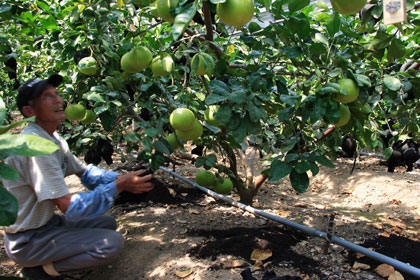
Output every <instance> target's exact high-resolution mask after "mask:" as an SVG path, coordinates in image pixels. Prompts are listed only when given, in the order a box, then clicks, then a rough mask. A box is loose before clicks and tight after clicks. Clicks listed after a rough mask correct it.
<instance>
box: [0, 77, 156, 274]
mask: <svg viewBox="0 0 420 280" xmlns="http://www.w3.org/2000/svg"><path fill="white" fill-rule="evenodd" d="M62 80H63V78H62V77H61V76H60V75H56V74H54V75H52V76H50V77H49V78H48V79H47V80H41V79H38V78H35V79H31V80H29V81H27V82H26V83H25V84H24V85H23V86H22V87H21V88H20V89H19V92H18V95H17V106H18V108H19V110H20V112H21V113H22V114H23V115H24V116H25V117H32V116H35V122H34V123H29V124H28V126H27V127H26V128H25V129H24V130H23V131H22V133H24V134H33V135H37V136H41V137H44V138H45V139H49V140H51V141H53V142H54V143H55V144H57V145H58V147H59V149H58V150H57V151H56V152H54V153H52V154H49V155H43V156H37V157H27V156H11V157H9V158H7V159H6V163H7V164H9V165H11V166H12V167H13V168H15V169H16V170H17V171H18V172H19V174H20V178H19V179H18V180H17V181H7V180H4V181H3V184H4V187H5V188H6V189H7V190H8V191H9V192H11V193H12V194H13V195H14V196H15V197H16V199H17V200H18V205H19V209H18V217H17V220H16V222H15V223H14V224H13V225H11V226H9V227H6V228H5V240H4V246H5V249H6V253H7V255H8V256H9V257H10V258H11V259H12V260H13V261H15V262H16V263H17V264H19V265H22V266H23V269H22V274H23V276H25V277H28V278H29V279H36V280H42V279H53V276H58V275H60V274H61V273H69V272H75V271H80V270H83V269H88V268H92V267H95V266H98V265H103V264H107V263H109V262H110V261H112V260H113V259H115V257H116V256H117V255H118V254H119V253H120V252H121V250H122V248H123V237H122V236H121V234H120V233H118V232H117V231H116V228H117V224H116V221H115V219H114V218H113V217H111V216H110V215H107V214H105V212H106V211H107V210H108V209H109V208H110V207H111V206H112V203H113V200H114V196H115V195H116V194H118V193H119V192H121V191H128V192H132V193H143V192H147V191H150V190H151V189H152V188H153V184H152V183H151V182H150V180H151V179H152V175H146V176H141V174H142V173H143V172H144V170H139V171H135V172H131V173H128V174H125V175H118V174H117V173H115V172H113V171H105V170H102V169H100V168H98V167H96V166H95V165H88V166H86V165H84V164H83V163H82V162H81V161H80V160H79V159H78V158H77V157H75V156H74V155H73V154H72V153H71V151H70V150H69V147H68V145H67V142H66V141H65V140H64V139H63V138H62V137H61V136H59V135H58V133H57V132H56V129H57V127H58V126H59V125H60V123H61V122H62V121H63V120H64V119H65V118H66V116H65V114H64V102H63V99H62V98H61V96H60V94H59V93H58V91H57V87H58V86H59V85H60V84H61V82H62ZM72 174H76V175H77V176H79V177H80V178H81V182H82V183H83V185H85V186H86V187H87V188H89V189H90V191H89V192H87V193H77V194H70V193H69V189H68V187H67V186H66V183H65V180H64V178H65V177H66V176H69V175H72ZM57 208H58V210H60V211H61V212H62V214H57V211H56V210H57Z"/></svg>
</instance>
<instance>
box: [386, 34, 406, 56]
mask: <svg viewBox="0 0 420 280" xmlns="http://www.w3.org/2000/svg"><path fill="white" fill-rule="evenodd" d="M388 50H389V55H391V57H392V58H401V57H403V56H404V55H405V53H406V48H405V43H404V42H403V41H401V40H400V39H396V38H394V40H392V43H391V45H390V46H389V48H388Z"/></svg>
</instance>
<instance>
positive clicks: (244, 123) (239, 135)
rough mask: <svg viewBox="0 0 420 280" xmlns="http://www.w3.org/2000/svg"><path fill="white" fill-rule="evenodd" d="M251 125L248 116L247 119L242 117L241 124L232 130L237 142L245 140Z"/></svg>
mask: <svg viewBox="0 0 420 280" xmlns="http://www.w3.org/2000/svg"><path fill="white" fill-rule="evenodd" d="M249 126H250V123H249V121H248V118H245V119H242V120H241V122H240V123H239V126H238V127H236V128H235V129H234V130H233V131H232V136H233V138H234V139H235V141H236V142H238V143H242V142H243V141H244V139H245V137H246V134H247V131H248V127H249Z"/></svg>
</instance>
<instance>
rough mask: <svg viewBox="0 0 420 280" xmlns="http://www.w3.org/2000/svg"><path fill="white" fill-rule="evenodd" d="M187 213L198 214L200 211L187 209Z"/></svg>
mask: <svg viewBox="0 0 420 280" xmlns="http://www.w3.org/2000/svg"><path fill="white" fill-rule="evenodd" d="M188 212H189V213H190V214H197V215H198V214H200V211H198V210H197V209H188Z"/></svg>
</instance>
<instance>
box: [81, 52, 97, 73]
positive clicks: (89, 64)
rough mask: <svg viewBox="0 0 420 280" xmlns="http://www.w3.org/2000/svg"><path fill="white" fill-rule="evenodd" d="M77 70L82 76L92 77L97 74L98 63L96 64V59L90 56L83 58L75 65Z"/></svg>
mask: <svg viewBox="0 0 420 280" xmlns="http://www.w3.org/2000/svg"><path fill="white" fill-rule="evenodd" d="M77 69H79V72H80V73H82V74H85V75H88V76H93V75H96V72H98V63H97V62H96V59H95V58H93V57H91V56H88V57H84V58H82V59H81V60H80V61H79V63H78V64H77Z"/></svg>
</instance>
